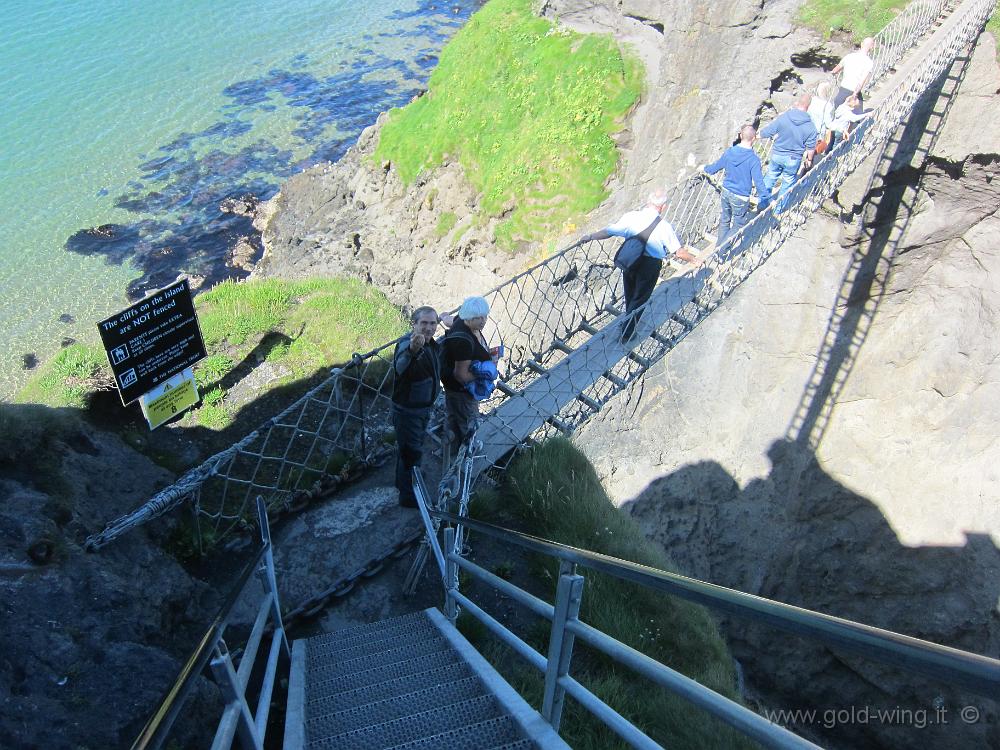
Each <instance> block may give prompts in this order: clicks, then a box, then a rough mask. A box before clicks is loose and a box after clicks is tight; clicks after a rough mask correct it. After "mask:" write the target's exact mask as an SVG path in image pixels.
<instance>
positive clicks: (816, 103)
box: [807, 81, 836, 138]
mask: <svg viewBox="0 0 1000 750" xmlns="http://www.w3.org/2000/svg"><path fill="white" fill-rule="evenodd" d="M832 89H833V84H832V83H830V82H828V81H823V83H821V84H820V85H819V86H817V87H816V93H815V94H813V98H812V101H811V102H810V103H809V109H808V110H807V113H808V115H809V119H811V120H812V122H813V125H815V126H816V134H817V135H818V136H819V137H820V138H822V137H823V136H824V134H825V133H826V131H827V130H831V129H832V128H831V126H830V123H832V122H833V111H834V109H836V108H835V107H834V106H833V101H831V99H830V91H831V90H832Z"/></svg>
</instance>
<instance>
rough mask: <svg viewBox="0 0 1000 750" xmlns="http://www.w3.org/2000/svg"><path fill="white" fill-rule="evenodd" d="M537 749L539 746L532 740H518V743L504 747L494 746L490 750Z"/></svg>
mask: <svg viewBox="0 0 1000 750" xmlns="http://www.w3.org/2000/svg"><path fill="white" fill-rule="evenodd" d="M537 747H538V745H536V744H535V743H534V742H532V741H531V740H518V741H517V742H507V743H504V744H503V745H494V746H493V747H491V748H489V750H534V748H537Z"/></svg>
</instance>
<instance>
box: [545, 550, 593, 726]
mask: <svg viewBox="0 0 1000 750" xmlns="http://www.w3.org/2000/svg"><path fill="white" fill-rule="evenodd" d="M582 599H583V576H581V575H577V574H576V565H574V564H573V563H570V562H566V561H565V560H563V561H561V562H560V563H559V584H558V586H557V587H556V601H555V612H553V614H552V631H551V634H550V635H549V659H548V663H547V666H546V669H545V693H544V695H543V697H542V718H544V719H545V720H546V721H547V722H549V724H551V725H552V728H553V729H555V730H556V731H557V732H558V731H559V723H560V721H561V720H562V709H563V699H564V698H565V695H566V691H565V690H564V689H563V688H562V687H560V685H559V678H560V677H565V676H566V675H567V674H568V673H569V664H570V660H571V659H572V658H573V641H574V639H575V636H574V635H573V634H572V633H569V632H567V631H566V622H567V621H568V620H576V619H577V617H578V616H579V614H580V602H581V601H582Z"/></svg>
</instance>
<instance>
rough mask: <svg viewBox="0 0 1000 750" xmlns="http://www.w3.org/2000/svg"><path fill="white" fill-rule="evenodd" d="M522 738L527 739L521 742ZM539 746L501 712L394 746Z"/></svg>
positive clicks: (400, 749) (410, 749)
mask: <svg viewBox="0 0 1000 750" xmlns="http://www.w3.org/2000/svg"><path fill="white" fill-rule="evenodd" d="M519 741H520V742H519ZM521 742H528V744H526V745H522V744H521ZM507 746H511V747H514V748H518V749H519V750H520V748H522V747H531V748H533V747H536V745H535V744H534V743H532V742H530V741H526V740H522V739H521V732H520V730H519V729H518V727H517V724H515V723H514V720H513V719H512V718H510V717H509V716H500V717H498V718H496V719H489V720H487V721H482V722H480V723H478V724H472V725H470V726H467V727H461V728H459V729H452V730H450V731H447V732H442V733H441V734H436V735H434V736H432V737H423V738H421V739H419V740H414V741H413V742H407V743H406V744H404V745H397V746H396V747H394V748H393V750H483V748H505V747H507Z"/></svg>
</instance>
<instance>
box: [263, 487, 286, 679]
mask: <svg viewBox="0 0 1000 750" xmlns="http://www.w3.org/2000/svg"><path fill="white" fill-rule="evenodd" d="M257 518H258V519H259V520H260V541H261V543H262V544H263V545H264V547H265V552H264V568H263V577H264V588H265V589H267V590H269V591H270V592H271V594H273V596H272V597H271V615H272V616H273V617H274V627H275V630H277V631H278V633H280V637H281V651H282V653H283V654H284V655H285V657H286V658H288V659H290V658H292V652H291V649H289V648H288V638H286V637H285V624H284V622H283V621H282V619H281V604H280V602H279V601H278V577H277V576H276V575H275V573H274V553H273V547H272V545H271V524H270V523H268V520H267V503H266V502H264V498H263V497H261V496H260V495H257Z"/></svg>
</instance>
